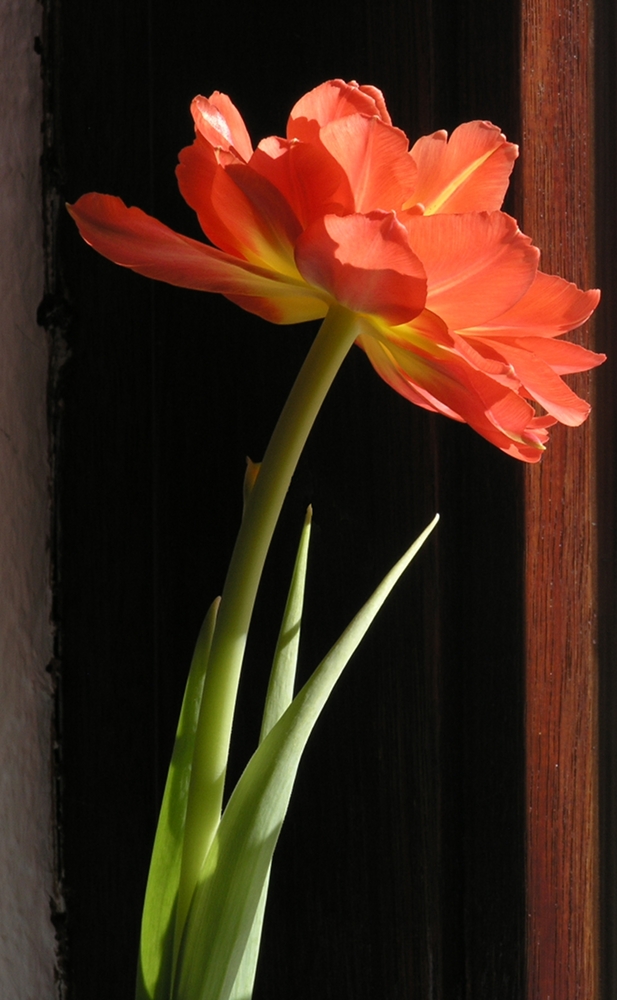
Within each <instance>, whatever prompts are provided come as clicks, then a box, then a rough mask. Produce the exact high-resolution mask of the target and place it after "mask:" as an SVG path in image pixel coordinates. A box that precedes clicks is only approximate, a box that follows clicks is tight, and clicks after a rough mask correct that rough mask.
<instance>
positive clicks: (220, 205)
mask: <svg viewBox="0 0 617 1000" xmlns="http://www.w3.org/2000/svg"><path fill="white" fill-rule="evenodd" d="M176 176H177V178H178V185H179V187H180V191H181V193H182V197H183V198H184V199H185V201H187V202H188V204H189V205H190V206H191V208H193V209H194V210H195V211H196V212H197V215H198V218H199V222H200V225H201V228H202V229H203V231H204V233H205V234H206V236H207V237H208V239H209V240H211V241H212V242H213V243H214V244H216V246H218V247H220V248H221V249H222V250H225V251H226V252H227V253H231V254H235V255H237V256H240V257H244V258H245V259H248V260H249V261H251V263H257V264H260V265H262V266H266V267H273V268H275V269H276V270H282V271H283V272H285V273H289V274H290V275H293V273H294V270H295V269H294V266H293V245H294V243H295V240H296V238H297V236H298V235H299V233H300V229H301V227H300V223H299V222H298V220H297V218H296V217H295V215H294V213H293V211H292V210H291V208H290V206H289V205H288V203H287V202H286V200H285V198H284V197H283V195H282V194H281V192H280V191H278V190H277V189H276V188H275V187H274V185H273V184H271V183H270V182H269V181H268V180H267V178H265V177H262V176H260V175H259V174H257V173H255V171H254V170H252V169H251V167H250V166H248V165H247V164H245V163H240V162H237V163H232V164H229V165H228V166H226V167H223V166H221V165H220V164H219V163H217V161H216V157H215V155H214V151H213V149H212V147H211V146H210V144H209V143H208V142H206V140H205V139H203V137H202V136H200V135H198V136H197V137H196V139H195V142H194V143H193V145H192V146H188V147H187V148H186V149H183V150H182V151H181V153H180V162H179V164H178V167H177V168H176Z"/></svg>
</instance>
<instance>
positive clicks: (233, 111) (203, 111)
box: [191, 90, 253, 163]
mask: <svg viewBox="0 0 617 1000" xmlns="http://www.w3.org/2000/svg"><path fill="white" fill-rule="evenodd" d="M191 114H192V115H193V121H194V122H195V129H196V131H197V132H198V133H199V134H201V135H202V136H203V137H204V139H205V140H206V142H209V143H210V145H211V146H215V147H220V148H221V149H223V150H225V152H228V153H232V154H233V155H234V156H235V157H237V158H238V159H240V160H243V161H244V162H245V163H246V162H248V160H250V158H251V155H252V153H253V147H252V145H251V139H250V136H249V134H248V132H247V130H246V125H245V124H244V121H243V119H242V115H241V114H240V112H239V111H238V109H237V107H236V106H235V104H232V102H231V101H230V100H229V98H228V96H227V94H221V93H220V92H219V91H218V90H215V91H214V93H213V94H211V95H210V97H209V98H207V97H201V95H199V96H198V97H196V98H195V99H194V100H193V102H192V104H191Z"/></svg>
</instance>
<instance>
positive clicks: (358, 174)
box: [319, 115, 417, 212]
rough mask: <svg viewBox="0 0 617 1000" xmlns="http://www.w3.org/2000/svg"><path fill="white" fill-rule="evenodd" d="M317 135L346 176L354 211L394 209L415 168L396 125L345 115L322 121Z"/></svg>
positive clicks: (406, 191)
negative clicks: (323, 124) (352, 198)
mask: <svg viewBox="0 0 617 1000" xmlns="http://www.w3.org/2000/svg"><path fill="white" fill-rule="evenodd" d="M319 137H320V140H321V142H322V143H323V144H324V146H325V147H326V149H327V150H328V152H329V153H331V154H332V156H333V157H334V159H335V160H336V161H337V163H340V165H341V167H342V168H343V170H344V171H345V173H346V175H347V177H348V179H349V184H350V187H351V190H352V192H353V196H354V201H355V211H356V212H372V211H375V210H383V211H391V210H392V209H395V210H396V209H398V208H400V207H401V206H402V204H403V203H404V202H405V200H406V199H407V198H408V197H409V192H410V191H411V190H412V189H413V186H414V184H415V180H416V173H417V170H416V165H415V163H414V162H413V160H412V159H411V157H410V156H409V154H408V141H407V136H406V135H405V133H404V132H401V130H400V129H397V128H392V126H391V125H386V124H385V123H384V122H382V121H381V119H379V118H375V117H373V118H367V117H366V115H347V116H346V117H345V118H340V119H338V120H337V121H333V122H330V123H329V124H328V125H325V126H324V127H323V128H322V129H321V131H320V133H319Z"/></svg>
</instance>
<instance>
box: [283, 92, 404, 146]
mask: <svg viewBox="0 0 617 1000" xmlns="http://www.w3.org/2000/svg"><path fill="white" fill-rule="evenodd" d="M357 113H360V114H363V115H368V116H369V117H372V116H374V115H377V116H378V117H379V118H383V120H384V121H386V122H387V123H388V124H389V123H390V116H389V114H388V112H387V111H386V104H385V101H384V99H383V94H382V93H381V91H379V90H377V88H376V87H359V86H358V84H357V83H355V82H353V81H352V82H351V83H345V81H344V80H328V81H327V83H322V84H321V85H320V86H319V87H315V89H314V90H310V91H309V92H308V94H305V95H304V97H301V98H300V100H299V101H298V102H297V103H296V104H294V106H293V108H292V109H291V114H290V116H289V120H288V122H287V138H288V139H301V140H302V141H303V142H313V141H314V140H315V139H316V138H317V136H318V134H319V129H320V128H321V126H322V125H327V124H328V122H331V121H336V120H337V119H339V118H344V117H346V116H347V115H353V114H357Z"/></svg>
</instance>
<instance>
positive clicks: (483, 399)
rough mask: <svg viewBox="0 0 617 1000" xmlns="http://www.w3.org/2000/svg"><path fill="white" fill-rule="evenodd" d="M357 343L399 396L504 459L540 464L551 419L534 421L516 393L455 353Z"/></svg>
mask: <svg viewBox="0 0 617 1000" xmlns="http://www.w3.org/2000/svg"><path fill="white" fill-rule="evenodd" d="M358 343H359V345H360V346H361V347H362V348H363V349H364V350H365V351H366V353H367V355H368V357H369V360H370V361H371V364H372V365H373V367H374V368H375V370H376V371H377V372H378V374H379V375H381V377H382V378H383V379H384V380H385V381H386V382H388V384H389V385H391V386H392V388H393V389H395V390H396V391H397V392H399V393H400V394H401V395H403V396H405V397H406V398H408V399H410V400H411V401H412V402H414V403H418V401H419V399H421V400H422V401H423V402H420V403H419V405H422V406H424V407H425V408H426V409H429V410H435V411H437V412H438V413H443V414H445V415H446V416H449V417H452V418H454V419H457V420H460V421H464V422H465V423H467V424H469V425H470V426H471V427H473V428H474V430H476V431H477V432H478V433H479V434H481V435H482V436H483V437H485V438H486V439H487V440H488V441H490V442H491V443H492V444H494V445H496V446H497V447H498V448H500V449H501V450H502V451H504V452H506V454H508V455H512V456H513V457H514V458H518V459H520V460H521V461H524V462H538V461H539V460H540V458H541V457H542V453H543V451H544V445H545V443H546V441H547V439H548V432H547V428H548V427H550V426H552V425H553V424H555V423H556V422H557V421H556V419H555V418H554V417H551V416H549V417H536V416H535V414H534V411H533V409H532V407H531V406H529V404H528V403H526V402H525V400H524V399H522V398H521V396H519V395H518V394H517V393H516V392H514V391H512V390H511V389H509V388H507V387H506V386H503V385H501V384H500V383H499V382H497V381H495V380H494V379H493V378H491V377H490V376H489V375H486V374H485V373H484V372H481V371H477V370H476V369H474V368H472V367H471V366H470V365H468V364H467V363H466V362H465V361H463V360H462V359H460V358H457V357H456V356H455V355H452V354H447V353H446V352H445V351H438V352H437V353H436V354H434V355H429V354H425V353H424V352H421V351H418V349H417V347H414V349H413V350H409V351H405V350H404V349H403V348H402V347H401V346H400V345H399V344H398V343H394V342H393V341H387V342H384V341H383V340H382V339H381V338H377V337H375V336H371V335H362V336H361V337H360V338H359V340H358Z"/></svg>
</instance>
